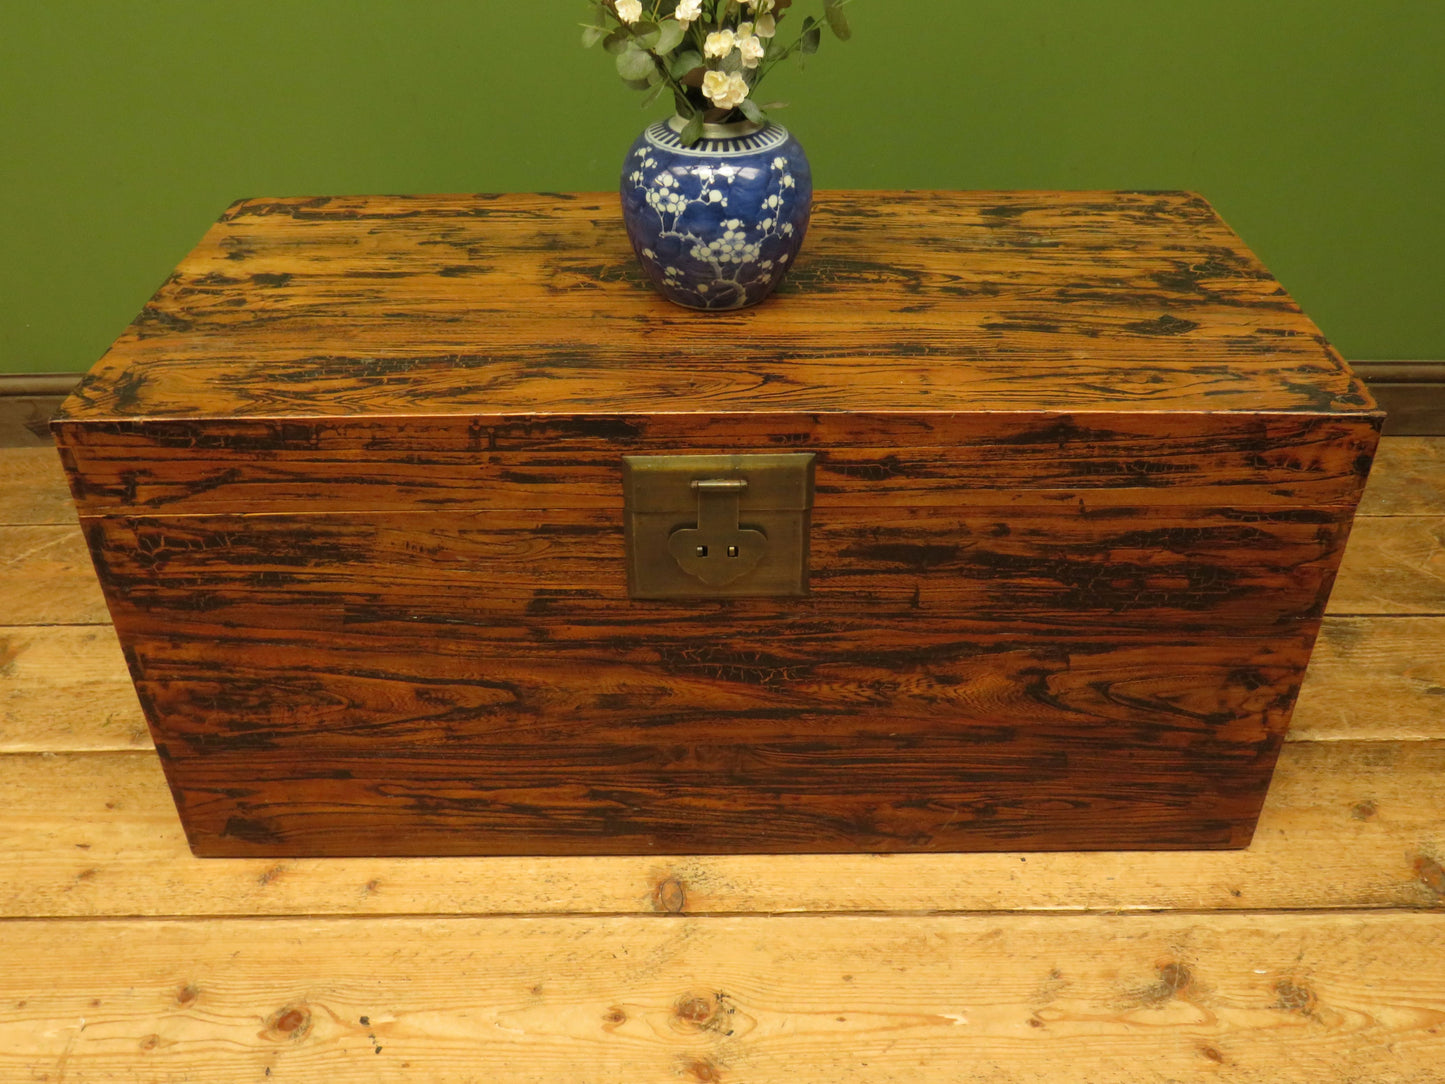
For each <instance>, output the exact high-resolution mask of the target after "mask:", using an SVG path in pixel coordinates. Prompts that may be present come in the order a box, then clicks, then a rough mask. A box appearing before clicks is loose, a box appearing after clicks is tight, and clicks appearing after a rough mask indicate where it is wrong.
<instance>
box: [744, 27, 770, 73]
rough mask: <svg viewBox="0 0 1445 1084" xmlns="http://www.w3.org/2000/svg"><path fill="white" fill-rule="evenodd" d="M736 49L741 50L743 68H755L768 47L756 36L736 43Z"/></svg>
mask: <svg viewBox="0 0 1445 1084" xmlns="http://www.w3.org/2000/svg"><path fill="white" fill-rule="evenodd" d="M738 48H739V49H741V50H742V54H743V67H744V68H756V67H757V66H758V62H759V61H760V60H762V59H763V56H764V55H765V54H766V53H767V51H768V47H767V46H766V45H764V44H763V39H762V38H760V37H758V36H757V35H756V34H754V35H752V36H750V37H746V38H744V39H743V40H742V41H740V42H738Z"/></svg>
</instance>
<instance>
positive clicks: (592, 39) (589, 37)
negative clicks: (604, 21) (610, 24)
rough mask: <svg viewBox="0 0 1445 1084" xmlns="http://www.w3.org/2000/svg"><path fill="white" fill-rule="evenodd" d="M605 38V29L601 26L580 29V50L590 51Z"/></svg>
mask: <svg viewBox="0 0 1445 1084" xmlns="http://www.w3.org/2000/svg"><path fill="white" fill-rule="evenodd" d="M606 36H607V29H606V28H605V27H601V26H584V27H583V28H582V48H584V49H590V48H592V46H594V45H596V44H597V43H598V42H599V41H601V40H602V39H603V38H605V37H606Z"/></svg>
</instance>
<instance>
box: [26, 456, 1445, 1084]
mask: <svg viewBox="0 0 1445 1084" xmlns="http://www.w3.org/2000/svg"><path fill="white" fill-rule="evenodd" d="M1363 513H1364V514H1363V517H1362V518H1361V519H1360V520H1359V521H1358V522H1357V525H1356V528H1355V533H1354V536H1353V538H1352V539H1351V542H1350V547H1349V553H1348V556H1347V558H1346V561H1345V570H1344V572H1343V573H1342V575H1341V577H1340V580H1339V583H1338V585H1337V586H1336V589H1335V593H1334V598H1333V601H1332V605H1331V608H1330V616H1329V617H1328V619H1327V622H1326V624H1325V628H1324V632H1323V636H1322V639H1321V641H1320V644H1319V647H1318V648H1317V651H1316V655H1315V663H1314V666H1313V667H1312V669H1311V673H1310V676H1309V679H1308V681H1307V683H1306V688H1305V692H1304V694H1303V695H1302V698H1301V701H1300V704H1299V707H1298V709H1297V711H1296V713H1295V719H1294V728H1293V731H1292V733H1291V735H1290V738H1291V741H1290V744H1289V745H1288V746H1287V748H1286V751H1285V754H1284V756H1283V758H1282V760H1281V762H1280V767H1279V771H1278V774H1277V775H1276V777H1275V782H1274V786H1273V788H1272V790H1271V791H1270V796H1269V802H1268V804H1267V806H1266V808H1265V813H1264V818H1263V820H1262V821H1261V822H1260V827H1259V832H1258V835H1257V836H1256V839H1255V843H1254V845H1253V846H1252V847H1251V848H1250V849H1249V850H1246V851H1242V852H1230V853H1209V854H1122V853H1121V854H1003V855H1000V854H985V855H939V856H894V857H876V856H869V855H857V856H845V857H836V856H835V857H803V858H799V857H779V858H770V857H725V858H677V859H669V858H653V857H644V858H585V859H539V860H533V859H466V860H456V859H411V860H398V859H378V860H327V861H285V862H274V861H272V862H268V861H234V860H199V859H194V858H192V857H191V856H190V854H189V852H188V851H187V849H186V846H185V842H184V840H183V837H182V834H181V830H180V826H179V824H178V822H177V820H176V816H175V813H174V810H173V808H172V806H171V803H170V799H169V797H168V795H167V793H166V789H165V786H164V784H163V782H162V779H161V773H160V769H159V767H158V765H157V763H156V759H155V756H154V754H153V752H152V751H151V750H150V746H149V738H148V737H147V735H146V730H145V724H144V721H143V720H142V717H141V714H140V710H139V708H138V706H137V704H136V700H135V697H134V694H133V692H132V691H131V687H130V684H129V681H128V679H127V676H126V672H125V668H124V665H123V662H122V659H121V655H120V650H119V648H118V646H117V644H116V641H115V637H114V635H113V634H112V631H111V629H110V628H109V626H108V624H107V620H106V612H105V606H104V604H103V602H102V600H101V597H100V593H99V591H98V589H97V587H96V586H95V583H94V582H93V579H92V575H91V571H90V567H89V563H88V560H87V557H86V554H85V550H84V547H83V545H82V542H81V538H80V533H79V530H78V528H77V527H76V524H75V521H74V517H73V514H72V513H71V511H70V506H69V499H68V497H67V495H66V493H65V492H64V488H63V484H62V480H61V476H60V472H59V470H58V468H57V466H56V463H55V458H54V452H53V451H52V450H51V449H49V448H46V447H28V448H0V626H3V627H0V864H3V865H0V908H3V917H0V1082H5V1084H9V1082H12V1081H15V1082H20V1081H26V1082H28V1081H49V1082H60V1081H67V1082H69V1081H103V1082H118V1081H157V1082H160V1081H197V1082H208V1084H230V1082H232V1081H268V1080H271V1081H308V1082H311V1081H314V1082H318V1084H341V1082H344V1081H398V1080H408V1081H410V1080H416V1081H439V1082H440V1081H455V1082H463V1081H476V1082H487V1084H491V1082H511V1081H518V1082H520V1081H538V1082H541V1081H547V1082H550V1081H559V1082H568V1084H603V1082H613V1081H615V1082H619V1084H623V1082H625V1084H644V1082H650V1081H683V1082H703V1084H710V1082H725V1084H733V1082H736V1084H770V1082H778V1084H782V1082H790V1084H791V1082H808V1081H828V1082H830V1084H839V1082H851V1081H856V1082H868V1084H881V1082H891V1081H919V1082H921V1081H959V1082H963V1081H968V1082H976V1084H988V1082H1004V1081H1010V1082H1013V1081H1048V1082H1050V1084H1073V1082H1091V1084H1104V1082H1110V1084H1113V1082H1118V1084H1147V1082H1161V1084H1162V1082H1193V1081H1230V1082H1235V1081H1250V1082H1253V1081H1258V1082H1271V1084H1273V1082H1293V1081H1311V1082H1332V1081H1340V1082H1351V1084H1362V1082H1367V1081H1368V1082H1399V1084H1429V1082H1435V1081H1445V438H1403V437H1402V438H1393V439H1388V440H1387V441H1386V442H1385V445H1384V448H1383V452H1382V454H1381V457H1380V460H1379V462H1378V464H1377V466H1376V472H1375V477H1374V479H1373V480H1372V481H1371V484H1370V490H1369V493H1368V496H1367V498H1366V505H1365V508H1364V509H1363Z"/></svg>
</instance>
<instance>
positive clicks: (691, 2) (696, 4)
mask: <svg viewBox="0 0 1445 1084" xmlns="http://www.w3.org/2000/svg"><path fill="white" fill-rule="evenodd" d="M673 17H674V18H676V19H677V21H678V22H680V23H681V24H682V28H683V29H684V30H686V29H687V28H688V27H689V26H691V25H692V23H693V22H694V21H696V20H698V19H701V18H702V0H682V2H681V3H680V4H678V5H677V10H676V11H675V12H673Z"/></svg>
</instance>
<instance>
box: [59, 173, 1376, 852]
mask: <svg viewBox="0 0 1445 1084" xmlns="http://www.w3.org/2000/svg"><path fill="white" fill-rule="evenodd" d="M608 202H610V201H608ZM886 203H887V210H886V212H881V211H880V210H879V207H878V204H879V200H878V199H877V198H876V197H870V196H867V195H859V194H838V195H836V196H835V197H833V198H827V197H825V198H824V200H823V201H822V203H821V208H822V209H821V211H820V216H819V218H818V222H817V230H818V231H819V236H820V237H821V240H820V241H817V242H816V243H815V245H814V247H813V248H812V249H811V252H812V257H811V259H812V260H813V262H812V263H806V262H805V263H804V264H802V265H800V266H799V267H798V268H797V269H796V270H795V272H794V274H793V276H792V278H791V279H790V283H791V286H790V288H789V291H788V292H787V293H785V295H784V296H782V297H781V298H779V299H777V300H776V301H775V302H774V303H773V304H771V305H769V306H768V308H767V315H766V316H760V315H759V313H757V312H753V313H740V314H731V315H729V316H726V317H724V318H723V319H721V320H710V319H699V318H698V315H697V314H695V313H684V312H681V311H678V310H672V309H667V308H666V306H665V305H662V306H661V307H659V306H660V305H661V303H660V302H659V301H658V299H657V298H655V297H654V296H652V295H651V293H650V291H648V290H646V289H645V288H644V289H641V290H639V289H638V283H637V281H636V275H635V274H625V273H620V272H619V271H618V268H619V267H621V266H623V265H626V266H628V267H630V259H628V258H627V257H626V254H625V252H624V251H623V250H622V248H621V241H620V234H618V233H617V231H616V229H615V225H614V222H613V219H612V218H611V217H610V216H604V215H603V213H602V211H603V203H602V202H600V201H599V199H598V198H597V197H592V196H584V197H539V196H519V197H500V198H496V199H491V198H482V197H433V198H373V199H359V200H345V199H341V200H324V199H322V200H283V201H269V200H256V201H245V202H243V203H241V204H237V205H236V206H234V207H232V208H231V209H230V210H229V211H228V212H227V213H226V215H224V216H223V218H222V220H221V222H219V223H218V224H217V225H216V227H215V228H214V229H213V230H212V231H211V233H209V234H208V235H207V237H206V239H205V240H203V242H202V243H201V245H200V247H199V248H198V249H197V250H196V252H195V253H193V254H192V255H191V256H190V257H189V258H188V259H187V260H186V261H185V262H184V264H183V265H182V267H181V268H180V269H179V270H178V271H177V272H176V274H175V275H174V276H173V277H172V278H171V279H170V280H169V281H168V282H167V283H166V285H165V286H163V287H162V289H161V291H160V292H159V293H158V294H157V296H156V298H155V299H153V301H152V302H151V304H150V305H148V306H147V308H146V310H145V312H144V313H143V314H142V315H141V317H140V318H139V319H138V320H137V321H136V322H135V324H133V325H132V327H131V328H130V329H129V330H128V331H127V332H126V334H125V335H123V336H122V338H121V339H120V340H119V341H118V342H117V344H116V346H115V347H114V348H113V349H112V350H111V351H110V353H109V354H108V355H107V357H106V358H105V359H104V360H103V361H102V362H101V363H100V364H99V365H98V366H97V367H96V369H95V370H94V371H93V372H92V373H91V374H90V376H88V377H87V378H86V379H85V380H83V381H82V382H81V384H80V386H79V387H78V388H77V390H76V392H75V394H74V395H73V396H72V398H71V400H70V402H69V404H68V406H67V408H66V409H65V410H64V411H62V416H61V417H60V418H59V420H58V421H57V424H56V432H57V435H58V439H59V443H60V446H61V454H62V457H63V461H64V462H65V464H66V467H67V471H68V473H69V476H70V478H71V482H72V488H73V490H74V492H75V494H76V496H77V498H78V500H79V501H80V503H81V507H82V510H83V516H82V520H83V529H84V531H85V534H86V538H87V542H88V544H89V547H90V551H91V555H92V557H93V559H94V561H95V563H96V567H97V570H98V571H99V573H100V578H101V581H102V584H103V585H104V587H105V590H106V594H107V598H108V600H109V602H110V604H111V607H112V611H113V613H114V614H115V616H116V627H117V631H118V633H119V635H120V638H121V642H122V644H123V645H124V646H125V650H126V653H127V659H128V662H129V664H130V667H131V670H132V673H133V675H134V676H135V678H136V680H137V686H138V691H139V694H140V698H141V702H142V705H143V707H144V708H145V710H146V712H147V715H148V718H149V721H150V723H151V726H152V730H153V733H154V736H155V738H156V746H157V749H158V752H159V753H160V755H161V758H162V761H163V763H164V765H165V767H166V771H167V773H168V778H169V780H170V782H171V784H172V786H173V789H174V791H175V795H176V800H177V802H178V805H179V808H180V810H181V813H182V817H183V820H184V821H185V822H186V825H187V830H188V832H189V834H190V838H191V842H192V844H193V846H194V847H195V848H196V850H197V853H201V854H207V855H213V856H214V855H258V854H271V855H288V854H289V855H295V854H309V855H359V854H402V853H421V854H426V853H431V854H518V853H543V854H549V853H565V852H567V851H569V850H570V851H573V852H575V853H599V852H603V853H605V852H618V851H620V852H630V853H687V852H695V853H720V852H739V851H752V850H767V851H778V852H808V851H834V850H848V849H863V850H874V851H897V850H925V851H926V850H941V849H954V848H962V847H979V848H983V849H1020V848H1029V849H1036V848H1046V847H1080V848H1099V847H1111V848H1123V847H1129V848H1141V849H1147V848H1154V847H1172V846H1181V847H1188V846H1194V847H1230V846H1242V845H1244V844H1245V843H1246V842H1247V840H1248V838H1249V834H1250V831H1251V828H1252V825H1253V821H1254V818H1255V817H1256V815H1257V813H1258V809H1259V805H1260V802H1261V801H1262V799H1263V794H1264V790H1265V788H1266V786H1267V783H1268V778H1269V773H1270V771H1271V769H1272V767H1273V763H1274V760H1275V757H1276V755H1277V753H1278V748H1279V745H1280V743H1281V741H1282V740H1283V734H1284V732H1285V729H1286V725H1287V722H1288V718H1289V713H1290V710H1291V707H1292V705H1293V701H1294V699H1295V695H1296V692H1297V690H1298V686H1299V681H1300V677H1301V675H1302V673H1303V670H1304V666H1305V663H1306V661H1307V659H1308V654H1309V650H1310V646H1311V643H1312V641H1313V638H1314V636H1315V633H1316V630H1317V628H1318V623H1319V620H1320V618H1321V615H1322V613H1323V611H1324V604H1325V600H1326V598H1327V596H1328V593H1329V590H1330V587H1331V584H1332V581H1333V579H1334V575H1335V571H1336V569H1337V567H1338V566H1339V562H1340V558H1341V553H1342V551H1343V548H1344V545H1345V542H1346V539H1347V537H1348V534H1349V527H1350V520H1351V517H1352V514H1353V510H1354V507H1355V505H1356V503H1357V502H1358V499H1359V496H1360V493H1361V490H1362V488H1363V486H1364V483H1365V479H1366V476H1367V474H1368V472H1369V469H1370V464H1371V462H1372V460H1373V455H1374V451H1375V446H1376V442H1377V439H1378V433H1379V428H1380V420H1381V416H1380V412H1379V411H1378V410H1377V409H1376V408H1375V406H1374V404H1373V401H1372V400H1371V399H1370V397H1369V394H1368V392H1366V391H1365V390H1364V388H1363V386H1362V385H1360V383H1359V382H1358V380H1356V379H1355V377H1354V375H1353V374H1352V373H1351V372H1350V370H1349V368H1348V367H1347V366H1346V365H1345V364H1344V363H1343V362H1342V361H1341V360H1340V359H1339V357H1338V355H1337V354H1335V353H1334V351H1333V350H1332V349H1331V348H1330V347H1329V345H1328V344H1327V343H1326V342H1325V341H1324V340H1323V338H1322V337H1320V335H1319V333H1318V331H1317V329H1315V328H1314V326H1313V325H1312V324H1311V323H1310V322H1309V320H1308V319H1307V318H1306V317H1304V316H1303V314H1301V313H1300V311H1299V309H1298V307H1297V306H1296V305H1295V304H1294V303H1293V302H1292V301H1291V300H1290V299H1289V297H1288V296H1287V295H1286V294H1285V293H1284V291H1283V290H1282V289H1281V288H1280V287H1279V285H1278V284H1277V283H1276V282H1275V281H1274V280H1273V279H1272V277H1271V276H1270V275H1269V274H1268V272H1266V271H1265V270H1264V269H1263V268H1262V267H1261V266H1260V265H1259V262H1258V261H1257V260H1256V259H1255V258H1254V257H1253V256H1252V255H1251V254H1250V253H1249V251H1248V249H1247V248H1245V247H1244V246H1243V244H1242V243H1241V242H1240V241H1239V239H1238V238H1236V237H1235V236H1234V235H1233V234H1232V233H1231V232H1230V231H1229V229H1228V227H1227V226H1225V225H1224V224H1223V223H1222V222H1221V221H1220V220H1219V219H1218V217H1217V216H1216V215H1214V213H1213V211H1212V210H1211V209H1210V208H1209V206H1208V204H1207V203H1205V202H1204V201H1203V200H1201V199H1199V198H1198V197H1195V196H1191V195H1188V194H1181V193H1164V194H1159V193H1116V194H1103V193H1083V194H1078V193H1073V194H1059V193H1053V194H1037V193H1033V194H1028V193H1025V194H1013V195H1010V196H999V195H997V194H991V193H990V194H977V193H974V194H959V193H953V194H932V195H923V194H907V195H902V196H898V197H896V198H891V199H889V200H888V201H886ZM619 254H620V255H621V256H622V257H623V259H622V261H621V262H620V263H619V262H618V259H617V257H618V256H619ZM599 261H600V262H599ZM720 341H722V342H727V343H728V344H729V346H728V349H727V351H726V356H723V355H721V354H720V353H719V351H718V350H717V349H716V344H717V343H718V342H720ZM779 448H807V449H810V450H813V451H814V452H815V453H816V455H817V458H818V485H817V501H816V504H815V507H814V509H813V517H812V528H811V539H810V543H809V545H810V550H811V559H810V564H811V586H812V595H811V597H809V598H806V599H803V600H800V601H799V600H784V601H779V600H763V601H761V602H759V603H756V604H742V603H724V604H722V605H715V604H694V603H690V602H685V603H681V604H679V603H675V602H668V603H662V604H648V603H640V602H634V601H632V600H631V599H629V598H628V596H627V593H626V588H625V581H624V578H623V570H624V568H625V565H626V561H625V555H624V551H623V532H622V530H621V526H622V523H621V511H622V509H621V485H620V477H619V466H620V459H621V456H622V454H623V453H625V452H629V451H663V450H666V451H672V452H683V451H687V452H694V453H703V452H743V451H749V450H758V451H765V450H777V449H779ZM690 514H691V515H695V511H694V512H692V513H689V512H687V511H684V512H682V513H680V515H682V516H683V517H686V516H688V515H690ZM690 522H692V520H690V519H686V518H684V519H682V520H679V522H677V523H676V524H674V526H675V527H684V526H687V525H688V524H689V523H690ZM664 526H666V525H664Z"/></svg>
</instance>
